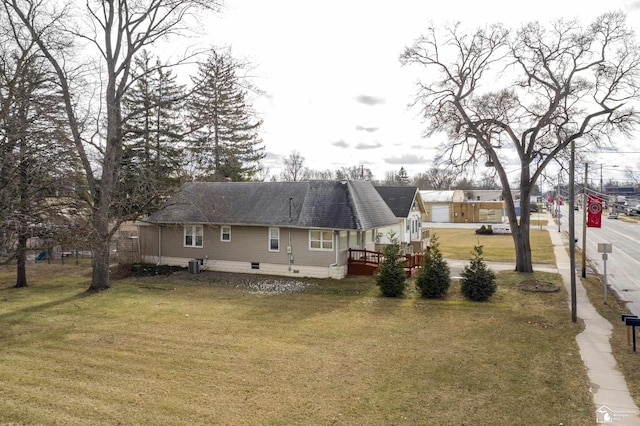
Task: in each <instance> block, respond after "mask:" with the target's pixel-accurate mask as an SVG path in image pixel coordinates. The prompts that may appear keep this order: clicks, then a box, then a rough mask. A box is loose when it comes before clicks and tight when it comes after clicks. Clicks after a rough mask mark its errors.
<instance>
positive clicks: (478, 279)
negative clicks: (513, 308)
mask: <svg viewBox="0 0 640 426" xmlns="http://www.w3.org/2000/svg"><path fill="white" fill-rule="evenodd" d="M461 276H462V279H461V282H460V290H461V291H462V294H463V295H464V296H465V297H466V298H467V299H470V300H473V301H476V302H484V301H487V300H489V298H490V297H491V296H493V293H495V292H496V275H495V274H494V273H493V271H492V270H491V269H489V267H487V264H486V263H484V260H483V258H482V246H474V247H473V258H471V263H470V264H469V265H467V266H465V267H464V269H463V270H462V273H461Z"/></svg>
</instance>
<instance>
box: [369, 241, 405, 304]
mask: <svg viewBox="0 0 640 426" xmlns="http://www.w3.org/2000/svg"><path fill="white" fill-rule="evenodd" d="M393 241H394V242H393V243H392V244H388V245H386V246H385V247H384V250H383V253H384V260H383V261H382V262H381V263H380V270H379V272H378V274H377V275H376V277H375V280H376V284H377V285H378V287H380V292H381V293H382V295H383V296H385V297H398V296H402V293H403V292H404V288H405V286H406V281H407V277H406V275H405V273H404V267H403V266H402V256H401V254H400V245H399V244H398V243H397V242H396V241H395V240H393Z"/></svg>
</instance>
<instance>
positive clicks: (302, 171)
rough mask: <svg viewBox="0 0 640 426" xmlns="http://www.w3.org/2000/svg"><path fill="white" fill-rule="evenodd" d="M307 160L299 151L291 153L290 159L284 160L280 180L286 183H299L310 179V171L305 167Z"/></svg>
mask: <svg viewBox="0 0 640 426" xmlns="http://www.w3.org/2000/svg"><path fill="white" fill-rule="evenodd" d="M304 160H305V158H304V157H303V156H302V154H300V153H299V152H298V151H295V150H294V151H291V154H289V157H288V158H285V159H284V160H283V163H284V169H283V170H282V173H280V178H281V179H282V180H283V181H285V182H299V181H303V180H307V179H309V169H307V168H306V167H305V165H304Z"/></svg>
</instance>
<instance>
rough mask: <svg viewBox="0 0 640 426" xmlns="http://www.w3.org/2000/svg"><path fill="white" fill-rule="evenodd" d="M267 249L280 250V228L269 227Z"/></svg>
mask: <svg viewBox="0 0 640 426" xmlns="http://www.w3.org/2000/svg"><path fill="white" fill-rule="evenodd" d="M269 251H280V228H269Z"/></svg>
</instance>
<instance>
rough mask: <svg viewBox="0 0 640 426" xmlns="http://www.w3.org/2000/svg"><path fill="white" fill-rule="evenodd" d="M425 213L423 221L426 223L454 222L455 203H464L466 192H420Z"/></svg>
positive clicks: (457, 190)
mask: <svg viewBox="0 0 640 426" xmlns="http://www.w3.org/2000/svg"><path fill="white" fill-rule="evenodd" d="M420 196H421V197H422V202H423V203H424V207H425V213H424V215H423V217H422V220H423V221H425V222H440V223H443V222H454V218H455V217H456V216H454V211H453V203H454V202H457V203H461V202H463V201H464V191H462V190H459V189H456V190H449V191H435V190H434V191H431V190H429V191H427V190H423V191H420Z"/></svg>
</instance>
